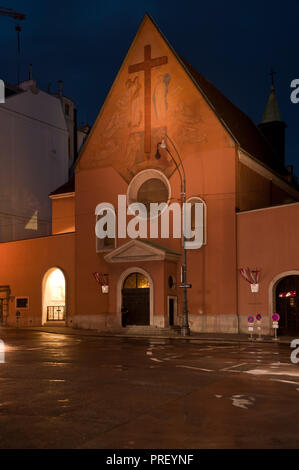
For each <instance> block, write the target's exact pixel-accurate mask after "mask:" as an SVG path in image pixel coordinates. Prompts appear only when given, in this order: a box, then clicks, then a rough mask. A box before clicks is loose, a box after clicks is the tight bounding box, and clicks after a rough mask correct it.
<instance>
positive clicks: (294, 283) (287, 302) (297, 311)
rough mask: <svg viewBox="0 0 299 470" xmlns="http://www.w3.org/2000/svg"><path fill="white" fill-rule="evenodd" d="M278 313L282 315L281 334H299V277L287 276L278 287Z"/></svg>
mask: <svg viewBox="0 0 299 470" xmlns="http://www.w3.org/2000/svg"><path fill="white" fill-rule="evenodd" d="M275 299H276V312H277V313H278V314H279V315H280V321H279V333H280V334H282V335H289V336H290V335H294V334H299V275H292V276H286V277H284V278H283V279H281V280H280V281H279V282H278V283H277V285H276V292H275Z"/></svg>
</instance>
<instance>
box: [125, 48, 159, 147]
mask: <svg viewBox="0 0 299 470" xmlns="http://www.w3.org/2000/svg"><path fill="white" fill-rule="evenodd" d="M163 64H167V57H166V56H164V57H156V58H155V59H152V58H151V46H150V45H147V46H145V47H144V62H141V63H139V64H135V65H130V66H129V73H136V72H141V71H144V152H145V153H150V152H151V94H152V93H151V88H152V87H151V69H152V68H153V67H157V66H158V65H163Z"/></svg>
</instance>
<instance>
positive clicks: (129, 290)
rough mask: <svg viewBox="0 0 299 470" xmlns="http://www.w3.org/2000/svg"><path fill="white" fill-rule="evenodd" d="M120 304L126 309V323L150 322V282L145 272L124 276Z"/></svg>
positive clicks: (144, 323)
mask: <svg viewBox="0 0 299 470" xmlns="http://www.w3.org/2000/svg"><path fill="white" fill-rule="evenodd" d="M122 306H123V307H125V308H126V309H127V315H126V324H127V325H149V324H150V282H149V279H148V278H147V276H146V275H145V274H143V273H140V272H133V273H131V274H129V275H128V276H127V277H126V278H125V280H124V282H123V286H122Z"/></svg>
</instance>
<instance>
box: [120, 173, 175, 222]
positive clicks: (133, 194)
mask: <svg viewBox="0 0 299 470" xmlns="http://www.w3.org/2000/svg"><path fill="white" fill-rule="evenodd" d="M150 179H159V180H160V181H163V183H165V186H166V187H167V189H168V199H167V201H166V204H167V206H168V205H169V202H170V200H171V185H170V182H169V179H168V178H167V177H166V176H165V175H164V173H162V171H159V170H156V169H154V168H150V169H146V170H142V171H140V172H139V173H137V174H136V175H135V176H134V178H133V179H132V180H131V182H130V184H129V186H128V189H127V204H128V205H129V204H132V203H134V202H138V201H137V196H138V191H139V189H140V188H141V186H142V185H143V183H145V182H146V181H148V180H150ZM161 213H163V211H162V212H161ZM148 219H149V220H150V217H148Z"/></svg>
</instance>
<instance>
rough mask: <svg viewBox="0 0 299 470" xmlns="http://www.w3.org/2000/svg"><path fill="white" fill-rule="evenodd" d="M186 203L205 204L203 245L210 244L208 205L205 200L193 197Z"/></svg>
mask: <svg viewBox="0 0 299 470" xmlns="http://www.w3.org/2000/svg"><path fill="white" fill-rule="evenodd" d="M186 202H191V203H192V202H201V203H202V204H203V223H204V226H203V245H207V244H208V230H207V209H208V207H207V203H206V201H205V200H204V199H202V198H201V197H199V196H191V197H189V198H188V199H187V201H186Z"/></svg>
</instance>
